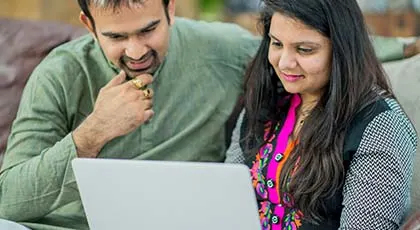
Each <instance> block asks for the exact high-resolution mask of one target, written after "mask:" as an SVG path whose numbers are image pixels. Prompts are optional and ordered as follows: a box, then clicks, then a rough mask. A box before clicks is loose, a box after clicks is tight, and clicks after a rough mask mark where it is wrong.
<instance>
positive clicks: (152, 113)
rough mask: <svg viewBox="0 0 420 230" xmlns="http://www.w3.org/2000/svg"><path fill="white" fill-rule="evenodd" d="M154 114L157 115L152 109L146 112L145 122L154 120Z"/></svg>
mask: <svg viewBox="0 0 420 230" xmlns="http://www.w3.org/2000/svg"><path fill="white" fill-rule="evenodd" d="M154 114H155V113H154V112H153V110H151V109H149V110H146V111H144V120H145V121H149V120H150V119H152V117H153V115H154Z"/></svg>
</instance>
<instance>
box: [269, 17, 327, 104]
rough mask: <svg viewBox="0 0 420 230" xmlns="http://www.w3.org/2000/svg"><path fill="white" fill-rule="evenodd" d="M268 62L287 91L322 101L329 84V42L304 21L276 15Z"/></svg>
mask: <svg viewBox="0 0 420 230" xmlns="http://www.w3.org/2000/svg"><path fill="white" fill-rule="evenodd" d="M269 36H270V38H271V40H270V48H269V52H268V59H269V62H270V64H271V65H272V66H273V68H274V70H275V72H276V74H277V76H278V77H279V79H280V81H281V82H282V84H283V86H284V88H285V90H286V91H287V92H289V93H299V94H301V95H302V98H303V99H304V101H305V98H308V99H309V98H310V99H314V100H316V99H319V98H320V97H321V95H322V93H323V92H324V89H325V87H326V85H327V84H328V81H329V77H330V72H331V61H332V47H331V42H330V39H328V38H327V37H325V36H323V35H322V34H321V33H319V32H318V31H316V30H314V29H313V28H310V27H309V26H307V25H305V24H303V23H302V22H301V21H298V20H296V19H293V18H291V17H288V16H285V15H283V14H280V13H275V14H274V15H273V17H272V19H271V27H270V32H269Z"/></svg>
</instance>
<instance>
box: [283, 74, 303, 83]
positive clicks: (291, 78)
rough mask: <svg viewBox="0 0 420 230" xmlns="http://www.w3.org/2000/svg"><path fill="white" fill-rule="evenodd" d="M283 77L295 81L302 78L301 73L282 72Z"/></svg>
mask: <svg viewBox="0 0 420 230" xmlns="http://www.w3.org/2000/svg"><path fill="white" fill-rule="evenodd" d="M282 75H283V78H284V79H285V80H286V81H288V82H296V81H299V80H300V79H302V78H303V75H294V74H285V73H282Z"/></svg>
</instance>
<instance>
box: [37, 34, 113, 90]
mask: <svg viewBox="0 0 420 230" xmlns="http://www.w3.org/2000/svg"><path fill="white" fill-rule="evenodd" d="M102 59H104V57H103V55H102V53H101V49H100V47H99V46H98V45H97V44H96V42H95V40H94V39H93V38H92V36H91V35H84V36H82V37H80V38H77V39H75V40H72V41H70V42H67V43H65V44H62V45H60V46H58V47H56V48H55V49H53V50H52V51H51V52H50V53H49V54H48V55H47V56H46V57H45V58H44V60H42V62H41V63H40V64H39V65H38V66H37V67H36V68H35V70H34V72H33V73H32V75H31V77H30V78H34V79H37V80H39V81H53V82H61V83H63V84H70V83H71V82H74V81H75V80H76V79H79V78H80V76H87V75H89V74H88V72H89V71H91V70H90V69H92V68H95V69H99V68H96V66H98V65H97V63H102V62H103V60H102ZM104 60H105V59H104Z"/></svg>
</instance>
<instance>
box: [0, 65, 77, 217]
mask: <svg viewBox="0 0 420 230" xmlns="http://www.w3.org/2000/svg"><path fill="white" fill-rule="evenodd" d="M50 74H51V76H54V75H53V74H52V73H51V72H48V71H37V73H35V74H34V75H33V76H31V78H30V79H29V81H28V83H27V86H26V88H25V90H24V92H23V94H22V99H21V105H20V108H19V111H18V114H17V118H16V120H15V122H14V124H13V127H12V133H11V136H10V137H9V141H8V148H7V150H6V155H5V158H4V163H3V168H2V171H1V172H0V197H1V199H0V218H5V219H9V220H13V221H23V220H29V219H36V218H39V217H42V216H44V215H46V214H48V213H49V212H51V211H52V210H54V209H56V208H58V207H60V206H63V205H65V204H68V203H70V202H72V201H74V200H77V199H78V193H77V192H76V191H77V186H76V183H75V180H74V176H73V175H72V170H71V169H70V168H71V166H70V163H71V160H72V159H74V158H76V156H77V155H76V147H75V145H74V142H73V140H72V136H71V134H70V132H71V130H70V127H69V121H68V120H67V119H68V117H67V116H66V108H65V104H66V103H65V101H64V97H63V94H62V92H61V93H60V89H61V87H60V86H59V85H58V84H57V81H53V80H51V79H53V77H45V76H47V75H50ZM42 75H44V77H41V76H42Z"/></svg>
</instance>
